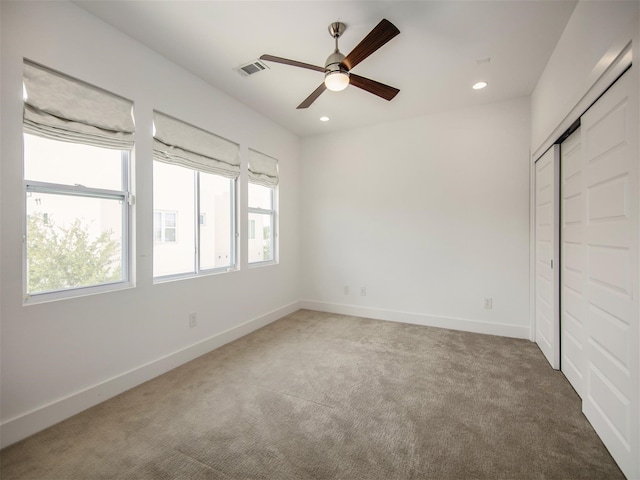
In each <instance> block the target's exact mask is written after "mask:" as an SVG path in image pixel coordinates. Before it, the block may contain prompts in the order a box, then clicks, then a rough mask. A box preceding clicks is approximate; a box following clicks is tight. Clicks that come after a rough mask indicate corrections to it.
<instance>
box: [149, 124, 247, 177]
mask: <svg viewBox="0 0 640 480" xmlns="http://www.w3.org/2000/svg"><path fill="white" fill-rule="evenodd" d="M153 123H154V127H155V133H154V135H153V158H154V160H157V161H159V162H164V163H170V164H172V165H180V166H183V167H187V168H191V169H193V170H199V171H201V172H207V173H213V174H215V175H221V176H223V177H227V178H234V179H235V178H238V176H239V175H240V148H239V146H238V145H237V144H236V143H233V142H230V141H229V140H226V139H224V138H222V137H218V136H217V135H214V134H213V133H209V132H207V131H205V130H201V129H200V128H197V127H194V126H193V125H189V124H188V123H185V122H182V121H180V120H176V119H175V118H172V117H169V116H167V115H164V114H163V113H159V112H153Z"/></svg>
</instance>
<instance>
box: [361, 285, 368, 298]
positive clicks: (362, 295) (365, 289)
mask: <svg viewBox="0 0 640 480" xmlns="http://www.w3.org/2000/svg"><path fill="white" fill-rule="evenodd" d="M360 296H361V297H366V296H367V287H360Z"/></svg>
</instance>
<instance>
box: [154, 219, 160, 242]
mask: <svg viewBox="0 0 640 480" xmlns="http://www.w3.org/2000/svg"><path fill="white" fill-rule="evenodd" d="M153 241H154V242H161V241H162V212H154V213H153Z"/></svg>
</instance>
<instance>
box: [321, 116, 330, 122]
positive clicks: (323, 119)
mask: <svg viewBox="0 0 640 480" xmlns="http://www.w3.org/2000/svg"><path fill="white" fill-rule="evenodd" d="M320 121H321V122H328V121H329V117H320Z"/></svg>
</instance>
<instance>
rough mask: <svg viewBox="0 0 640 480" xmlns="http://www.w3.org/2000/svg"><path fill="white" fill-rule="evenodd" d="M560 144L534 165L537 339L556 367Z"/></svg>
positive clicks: (557, 357) (557, 364) (557, 359)
mask: <svg viewBox="0 0 640 480" xmlns="http://www.w3.org/2000/svg"><path fill="white" fill-rule="evenodd" d="M557 156H558V146H557V145H553V147H551V148H550V149H549V150H548V151H547V152H546V153H545V154H544V155H543V156H542V157H540V158H539V159H538V161H537V162H536V165H535V167H536V168H535V175H536V176H535V189H536V195H535V199H536V200H535V202H536V204H535V255H536V258H535V322H536V343H537V344H538V346H539V347H540V350H542V353H543V354H544V356H545V357H547V360H548V361H549V363H550V364H551V367H553V368H555V369H556V370H557V369H558V368H559V367H560V366H559V363H560V362H559V352H558V345H559V338H558V337H559V335H560V332H559V328H558V325H559V321H558V314H559V309H558V296H559V295H558V288H557V286H558V276H557V274H556V271H557V264H558V262H557V258H558V252H557V251H558V227H557V225H556V218H557V215H556V214H555V211H556V206H557V205H558V199H557V197H558V189H557V182H556V179H557V167H558V161H557Z"/></svg>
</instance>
